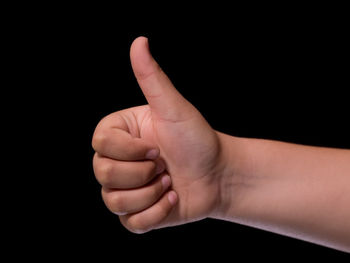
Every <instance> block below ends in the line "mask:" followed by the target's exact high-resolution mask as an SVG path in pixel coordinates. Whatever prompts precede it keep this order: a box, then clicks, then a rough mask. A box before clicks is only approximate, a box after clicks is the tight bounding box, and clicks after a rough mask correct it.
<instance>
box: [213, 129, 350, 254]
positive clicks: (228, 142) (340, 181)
mask: <svg viewBox="0 0 350 263" xmlns="http://www.w3.org/2000/svg"><path fill="white" fill-rule="evenodd" d="M219 137H220V140H221V142H222V145H223V151H224V154H223V156H225V158H227V159H226V161H225V163H227V164H228V165H226V167H225V168H224V170H223V177H222V178H223V179H222V186H221V195H222V196H221V206H220V211H218V212H217V214H215V215H214V217H215V218H220V219H224V220H229V221H234V222H237V223H242V224H245V225H250V226H254V227H258V228H262V229H265V230H269V231H273V232H277V233H280V234H285V235H288V236H292V237H297V238H300V239H303V240H308V241H311V242H314V243H318V244H322V245H326V246H330V247H333V248H337V249H340V250H345V251H350V151H349V150H341V149H331V148H321V147H310V146H302V145H295V144H289V143H282V142H277V141H269V140H258V139H244V138H237V137H232V136H228V135H224V134H220V133H219Z"/></svg>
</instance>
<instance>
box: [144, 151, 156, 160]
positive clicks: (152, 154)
mask: <svg viewBox="0 0 350 263" xmlns="http://www.w3.org/2000/svg"><path fill="white" fill-rule="evenodd" d="M158 156H159V150H158V149H152V150H149V151H148V152H147V153H146V156H145V157H146V159H151V160H154V159H157V158H158Z"/></svg>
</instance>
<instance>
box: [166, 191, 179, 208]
mask: <svg viewBox="0 0 350 263" xmlns="http://www.w3.org/2000/svg"><path fill="white" fill-rule="evenodd" d="M168 200H169V202H170V204H172V205H175V204H176V202H177V194H176V193H175V192H174V191H170V192H169V194H168Z"/></svg>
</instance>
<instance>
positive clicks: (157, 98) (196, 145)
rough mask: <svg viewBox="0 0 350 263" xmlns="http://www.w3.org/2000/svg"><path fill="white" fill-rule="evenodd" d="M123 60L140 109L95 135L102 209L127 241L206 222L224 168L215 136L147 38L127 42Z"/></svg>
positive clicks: (119, 115) (111, 118)
mask: <svg viewBox="0 0 350 263" xmlns="http://www.w3.org/2000/svg"><path fill="white" fill-rule="evenodd" d="M130 58H131V63H132V67H133V71H134V74H135V76H136V79H137V81H138V83H139V86H140V87H141V90H142V92H143V94H144V95H145V97H146V99H147V101H148V105H144V106H139V107H134V108H129V109H125V110H122V111H118V112H115V113H112V114H110V115H108V116H107V117H105V118H104V119H103V120H101V122H100V123H99V124H98V126H97V128H96V130H95V133H94V136H93V140H92V144H93V148H94V149H95V151H96V153H95V156H94V160H93V166H94V171H95V175H96V178H97V180H98V181H99V183H100V184H101V185H102V196H103V200H104V202H105V204H106V206H107V207H108V208H109V210H111V211H112V212H113V213H115V214H117V215H119V217H120V221H121V222H122V224H123V225H124V226H125V227H126V228H127V229H129V230H130V231H132V232H135V233H143V232H147V231H149V230H152V229H155V228H161V227H166V226H171V225H178V224H182V223H186V222H190V221H195V220H200V219H203V218H206V217H208V216H211V215H213V214H214V213H215V210H216V209H217V207H218V204H219V203H220V198H221V195H220V187H221V185H220V182H221V178H220V177H221V174H222V173H221V170H222V169H224V166H225V165H224V162H223V158H222V143H221V140H220V135H219V134H218V133H217V132H215V131H214V130H213V129H212V128H211V127H210V126H209V124H208V123H207V122H206V120H205V119H204V118H203V117H202V115H201V114H200V113H199V112H198V110H197V109H196V108H195V107H194V106H193V105H191V104H190V103H189V102H188V101H187V100H186V99H185V98H183V97H182V96H181V94H180V93H179V92H178V91H177V90H176V89H175V87H174V86H173V84H172V83H171V81H170V80H169V79H168V77H167V76H166V74H165V73H164V72H163V71H162V70H161V68H160V67H159V66H158V64H157V62H156V61H155V60H154V59H153V57H152V56H151V54H150V52H149V47H148V40H147V38H145V37H139V38H137V39H136V40H135V41H134V42H133V44H132V46H131V50H130Z"/></svg>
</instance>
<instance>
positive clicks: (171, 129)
mask: <svg viewBox="0 0 350 263" xmlns="http://www.w3.org/2000/svg"><path fill="white" fill-rule="evenodd" d="M130 58H131V63H132V67H133V70H134V74H135V77H136V79H137V81H138V83H139V86H140V88H141V90H142V92H143V94H144V95H145V97H146V99H147V101H148V105H144V106H139V107H133V108H129V109H125V110H121V111H118V112H115V113H112V114H110V115H108V116H106V117H105V118H104V119H102V120H101V121H100V123H99V124H98V125H97V127H96V130H95V133H94V136H93V140H92V145H93V148H94V149H95V151H96V153H95V155H94V159H93V166H94V172H95V175H96V178H97V180H98V181H99V183H100V184H101V185H102V197H103V200H104V202H105V204H106V206H107V207H108V208H109V209H110V210H111V211H112V212H113V213H116V214H118V215H119V218H120V221H121V223H122V224H123V225H124V226H125V227H126V228H127V229H128V230H130V231H132V232H134V233H145V232H147V231H150V230H152V229H157V228H163V227H167V226H174V225H180V224H184V223H187V222H192V221H197V220H200V219H204V218H208V217H210V218H216V219H222V220H228V221H231V222H236V223H241V224H245V225H249V226H252V227H256V228H261V229H265V230H268V231H272V232H276V233H280V234H283V235H288V236H291V237H296V238H299V239H303V240H306V241H310V242H314V243H317V244H321V245H325V246H329V247H332V248H335V249H339V250H343V251H347V252H349V251H350V224H349V222H350V209H349V203H350V176H349V174H350V151H349V150H340V149H331V148H321V147H310V146H302V145H294V144H289V143H283V142H276V141H268V140H259V139H246V138H238V137H234V136H229V135H226V134H223V133H220V132H217V131H215V130H213V129H212V128H211V127H210V125H209V124H208V123H207V121H206V120H205V119H204V118H203V117H202V115H201V114H200V113H199V112H198V110H197V109H196V108H195V107H194V106H193V105H192V104H190V103H189V102H188V101H187V100H186V99H184V98H183V97H182V96H181V94H180V93H179V92H178V91H177V90H176V89H175V87H174V86H173V85H172V83H171V81H170V80H169V79H168V77H167V76H166V75H165V73H164V72H163V71H162V70H161V68H160V67H159V66H158V64H157V63H156V61H155V60H154V59H153V58H152V56H151V54H150V53H149V48H148V41H147V39H146V38H144V37H139V38H137V39H136V40H135V41H134V42H133V44H132V46H131V51H130ZM152 149H153V151H155V153H156V156H153V157H149V156H148V155H147V153H148V152H149V151H150V150H152ZM158 154H159V155H158ZM168 176H170V177H168Z"/></svg>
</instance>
